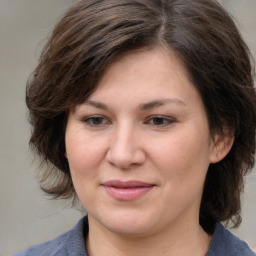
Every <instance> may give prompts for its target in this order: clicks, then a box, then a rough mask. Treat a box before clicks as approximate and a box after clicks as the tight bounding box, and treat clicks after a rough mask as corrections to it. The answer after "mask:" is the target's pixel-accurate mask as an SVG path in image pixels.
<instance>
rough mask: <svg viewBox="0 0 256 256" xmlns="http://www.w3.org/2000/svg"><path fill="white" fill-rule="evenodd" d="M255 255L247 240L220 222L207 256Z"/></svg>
mask: <svg viewBox="0 0 256 256" xmlns="http://www.w3.org/2000/svg"><path fill="white" fill-rule="evenodd" d="M228 255H232V256H255V255H256V254H255V253H254V252H253V251H252V250H251V249H250V248H249V246H248V245H247V243H246V242H244V241H242V240H241V239H239V238H238V237H237V236H235V235H233V234H232V233H231V232H230V231H229V230H227V229H226V228H224V227H223V225H222V224H220V223H218V224H217V226H216V229H215V232H214V235H213V238H212V242H211V244H210V249H209V252H208V254H207V256H228Z"/></svg>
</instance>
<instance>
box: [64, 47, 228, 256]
mask: <svg viewBox="0 0 256 256" xmlns="http://www.w3.org/2000/svg"><path fill="white" fill-rule="evenodd" d="M222 145H227V143H226V142H223V140H222V138H221V137H220V136H218V135H215V136H211V135H210V130H209V126H208V121H207V116H206V112H205V109H204V105H203V102H202V100H201V97H200V95H199V93H198V92H197V90H196V88H195V87H194V85H193V84H192V83H191V82H190V80H189V79H188V76H187V74H186V70H185V69H184V67H183V65H182V63H181V62H180V60H179V58H178V57H177V56H176V55H175V53H174V52H172V51H171V50H166V49H164V48H162V47H155V48H153V49H147V50H140V51H135V52H130V53H128V54H125V55H124V56H122V57H121V58H120V59H118V60H117V61H116V62H114V63H112V65H110V67H109V69H108V70H107V72H106V73H105V75H104V76H103V77H102V79H101V80H100V82H99V84H98V87H97V90H96V91H95V92H94V93H93V94H92V95H91V96H90V97H89V99H87V100H86V101H85V103H84V104H81V105H79V106H76V107H75V108H74V109H72V110H71V111H70V114H69V117H68V122H67V128H66V156H67V158H68V161H69V165H70V170H71V175H72V180H73V183H74V186H75V189H76V192H77V195H78V197H79V199H80V200H81V202H82V204H83V205H84V207H85V208H86V210H87V212H88V218H89V228H90V232H89V235H88V237H87V239H86V241H85V243H86V247H87V250H88V252H89V255H90V256H97V255H112V256H113V255H119V256H120V255H133V256H134V255H148V256H150V255H205V254H206V253H207V250H208V247H209V243H210V239H211V236H209V235H208V234H206V233H205V232H204V231H203V229H202V228H201V227H200V225H199V207H200V201H201V197H202V191H203V185H204V180H205V176H206V173H207V169H208V167H209V164H210V163H215V162H217V161H219V160H220V159H222V158H223V157H224V156H225V155H226V154H227V152H228V150H229V148H227V147H224V146H222ZM113 179H115V180H121V181H129V180H139V181H143V182H146V183H150V184H153V185H154V187H153V188H152V189H151V190H150V191H149V192H148V193H146V194H145V195H143V196H141V197H139V198H137V199H135V200H128V201H123V200H117V199H115V198H113V197H111V196H110V195H109V194H108V193H107V192H106V190H105V189H104V187H103V186H102V184H103V183H104V182H106V181H109V180H113ZM150 245H153V246H150Z"/></svg>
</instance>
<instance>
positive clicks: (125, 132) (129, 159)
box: [107, 121, 145, 168]
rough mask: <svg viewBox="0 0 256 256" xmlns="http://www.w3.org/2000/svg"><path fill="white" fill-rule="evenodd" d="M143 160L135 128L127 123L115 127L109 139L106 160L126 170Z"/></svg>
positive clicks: (130, 123)
mask: <svg viewBox="0 0 256 256" xmlns="http://www.w3.org/2000/svg"><path fill="white" fill-rule="evenodd" d="M144 158H145V157H144V153H143V150H142V147H141V144H140V143H139V131H138V129H137V128H136V126H135V125H133V124H132V122H128V121H126V122H123V123H120V124H119V125H117V127H116V129H115V131H114V132H113V135H112V138H111V142H110V146H109V150H108V153H107V160H108V161H109V162H111V163H112V164H114V165H115V166H117V167H119V168H128V167H129V166H130V165H132V164H140V163H142V162H143V160H144Z"/></svg>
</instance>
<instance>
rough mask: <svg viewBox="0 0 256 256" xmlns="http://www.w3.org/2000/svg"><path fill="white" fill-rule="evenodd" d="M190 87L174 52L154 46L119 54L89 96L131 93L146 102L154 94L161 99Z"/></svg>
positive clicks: (100, 97) (106, 96)
mask: <svg viewBox="0 0 256 256" xmlns="http://www.w3.org/2000/svg"><path fill="white" fill-rule="evenodd" d="M191 87H192V88H191ZM193 90H195V88H194V85H193V84H192V83H191V81H190V79H189V77H188V75H187V71H186V68H185V66H184V65H183V63H182V61H181V60H180V59H179V57H178V56H177V54H175V52H173V51H172V50H170V49H166V48H164V47H154V48H151V49H140V50H137V51H131V52H128V53H126V54H123V55H122V56H120V57H119V58H118V59H117V60H116V61H114V62H113V63H112V64H111V65H110V66H109V67H108V69H107V70H106V72H105V73H104V75H103V76H102V78H101V79H100V81H99V83H98V85H97V89H96V90H95V92H94V93H93V94H92V95H91V96H90V97H89V99H97V100H101V101H102V100H106V99H107V98H112V100H113V99H115V100H117V98H119V97H120V95H121V96H123V98H124V100H125V98H126V97H125V96H128V95H132V96H136V97H137V98H141V101H143V99H146V101H148V100H152V99H151V98H154V97H155V96H156V95H158V98H159V97H160V98H163V99H164V98H165V96H166V95H168V94H169V96H170V94H173V96H175V95H176V94H180V95H179V96H181V94H183V95H184V96H185V94H191V91H193ZM188 96H189V95H188ZM147 97H148V98H149V99H147Z"/></svg>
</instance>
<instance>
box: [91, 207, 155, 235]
mask: <svg viewBox="0 0 256 256" xmlns="http://www.w3.org/2000/svg"><path fill="white" fill-rule="evenodd" d="M95 219H96V218H95ZM152 220H156V218H153V217H150V216H149V215H148V214H145V213H143V212H138V211H135V212H134V211H132V212H123V211H120V212H113V211H112V212H111V211H110V213H109V214H104V215H103V216H101V217H100V216H98V218H97V221H98V223H100V225H101V226H103V227H105V228H106V229H107V230H109V231H110V232H113V233H117V234H119V235H123V236H133V237H134V236H136V237H139V236H145V235H147V234H150V233H152V232H153V230H154V228H153V227H154V222H152ZM155 222H156V226H158V223H157V221H155Z"/></svg>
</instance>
